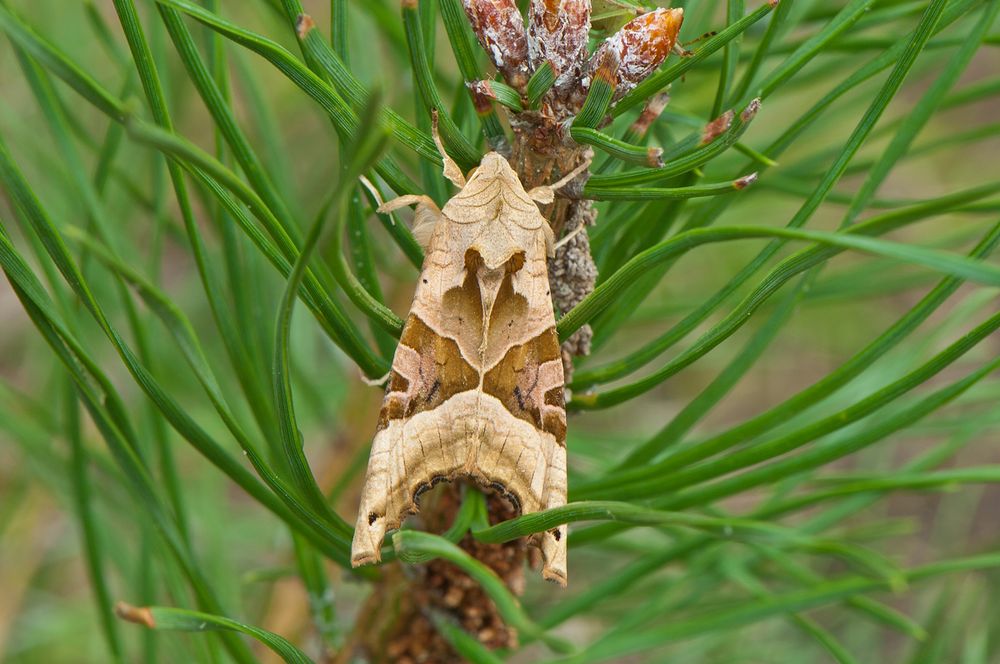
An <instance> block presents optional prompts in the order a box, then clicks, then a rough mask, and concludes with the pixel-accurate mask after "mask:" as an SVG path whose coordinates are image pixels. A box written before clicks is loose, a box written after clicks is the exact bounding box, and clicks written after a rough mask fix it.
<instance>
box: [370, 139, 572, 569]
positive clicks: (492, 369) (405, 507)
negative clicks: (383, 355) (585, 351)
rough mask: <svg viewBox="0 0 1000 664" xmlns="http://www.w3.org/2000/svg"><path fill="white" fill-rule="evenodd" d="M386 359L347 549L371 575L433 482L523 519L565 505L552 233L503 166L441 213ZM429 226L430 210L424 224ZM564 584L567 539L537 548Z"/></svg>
mask: <svg viewBox="0 0 1000 664" xmlns="http://www.w3.org/2000/svg"><path fill="white" fill-rule="evenodd" d="M434 213H435V214H436V221H433V230H432V232H431V233H430V239H429V241H428V245H427V251H426V255H425V259H424V264H423V267H422V270H421V274H420V278H419V281H418V283H417V289H416V293H415V295H414V300H413V305H412V308H411V310H410V313H409V315H408V316H407V319H406V322H405V324H404V327H403V333H402V335H401V337H400V342H399V346H398V347H397V349H396V353H395V356H394V358H393V364H392V371H391V373H390V376H389V380H388V384H387V386H386V393H385V397H384V398H383V402H382V409H381V412H380V414H379V420H378V425H377V428H376V433H375V437H374V439H373V441H372V450H371V455H370V457H369V461H368V471H367V474H366V477H365V485H364V489H363V492H362V498H361V505H360V508H359V511H358V520H357V525H356V528H355V533H354V541H353V544H352V550H351V562H352V564H353V565H354V566H358V565H362V564H365V563H371V562H377V561H379V560H380V559H381V546H382V542H383V539H384V537H385V534H386V532H387V531H389V530H392V529H395V528H398V527H399V526H400V525H401V523H402V521H403V519H405V518H406V516H407V515H408V514H411V513H414V512H416V510H417V502H418V499H419V496H420V494H421V493H422V492H423V491H425V490H426V489H428V488H430V487H431V486H433V485H434V484H436V483H437V482H440V481H452V480H455V479H459V478H470V479H473V480H475V481H476V482H478V483H479V484H481V485H483V486H486V487H492V488H495V489H497V490H498V491H500V492H502V493H503V494H504V495H505V496H506V497H507V498H508V499H509V500H510V501H511V502H512V503H514V505H515V507H516V508H517V509H518V510H519V511H520V513H522V514H529V513H532V512H537V511H541V510H545V509H550V508H553V507H558V506H561V505H564V504H565V503H566V447H565V443H566V413H565V407H564V403H563V390H564V377H563V369H562V360H561V357H560V347H559V339H558V336H557V334H556V329H555V315H554V313H553V309H552V300H551V296H550V293H549V283H548V273H547V265H546V259H547V250H548V247H550V246H551V230H550V229H549V227H548V224H547V222H546V221H545V219H544V218H543V217H542V215H541V213H540V212H539V210H538V207H537V206H536V205H535V203H534V202H533V201H532V199H531V198H530V197H529V195H528V193H527V192H525V190H524V188H523V186H522V185H521V183H520V181H519V180H518V179H517V176H516V174H515V173H514V171H513V170H512V169H511V168H510V166H509V165H508V164H507V162H506V160H505V159H504V158H503V157H502V156H500V155H499V154H496V153H490V154H488V155H486V157H484V158H483V161H482V163H481V164H480V166H479V168H478V169H476V170H475V171H474V172H473V173H472V175H471V177H470V179H469V181H468V183H467V184H466V185H465V187H463V188H462V190H461V191H460V192H459V193H458V194H456V196H454V197H453V198H452V199H451V200H449V201H448V203H447V204H446V205H445V206H444V207H443V208H442V210H441V211H440V212H437V211H434ZM420 214H421V219H422V223H424V224H427V223H431V222H429V215H430V214H431V213H430V212H429V211H428V209H427V208H425V209H424V210H422V211H421V212H420ZM533 542H534V543H535V544H536V545H538V546H539V548H540V549H541V551H542V560H543V567H542V573H543V576H544V577H545V578H547V579H550V580H554V581H556V582H558V583H561V584H563V585H565V584H566V580H567V576H566V526H565V525H562V526H559V527H558V528H554V529H552V530H549V531H547V532H544V533H540V534H538V535H536V536H534V539H533Z"/></svg>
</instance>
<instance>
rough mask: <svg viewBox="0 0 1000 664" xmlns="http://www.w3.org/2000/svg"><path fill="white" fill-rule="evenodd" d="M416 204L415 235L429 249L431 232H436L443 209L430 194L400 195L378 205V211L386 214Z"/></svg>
mask: <svg viewBox="0 0 1000 664" xmlns="http://www.w3.org/2000/svg"><path fill="white" fill-rule="evenodd" d="M414 204H416V206H417V209H416V212H414V214H413V237H414V238H415V239H416V241H417V242H418V243H419V244H420V246H421V247H423V248H424V249H427V247H428V245H429V244H430V241H431V234H432V233H433V232H434V226H435V225H436V224H437V221H438V219H440V218H441V210H439V209H438V206H437V203H435V202H434V200H433V199H432V198H431V197H430V196H421V195H417V194H407V195H406V196H400V197H399V198H394V199H392V200H391V201H388V202H386V203H382V205H379V206H378V209H377V210H376V212H378V213H379V214H386V213H388V212H392V211H394V210H398V209H400V208H404V207H407V206H409V205H414Z"/></svg>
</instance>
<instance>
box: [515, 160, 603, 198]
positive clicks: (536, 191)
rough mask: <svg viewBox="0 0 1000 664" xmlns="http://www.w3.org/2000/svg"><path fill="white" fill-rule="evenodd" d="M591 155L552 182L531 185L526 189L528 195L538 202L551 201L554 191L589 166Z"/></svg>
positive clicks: (554, 195)
mask: <svg viewBox="0 0 1000 664" xmlns="http://www.w3.org/2000/svg"><path fill="white" fill-rule="evenodd" d="M590 162H591V157H589V156H588V157H587V158H586V159H584V160H583V163H581V164H580V165H579V166H577V167H576V168H574V169H573V170H571V171H570V172H569V173H567V174H566V175H564V176H563V177H561V178H559V179H558V180H556V181H555V182H553V183H552V184H547V185H542V186H540V187H533V188H532V189H531V190H529V191H528V196H529V197H531V200H533V201H536V202H538V203H542V204H545V203H551V202H552V201H554V200H555V197H556V192H557V191H559V190H560V189H562V188H563V187H565V186H566V185H568V184H569V183H570V182H572V181H573V180H575V179H576V177H577V176H578V175H580V173H583V172H584V171H586V170H587V169H588V168H590Z"/></svg>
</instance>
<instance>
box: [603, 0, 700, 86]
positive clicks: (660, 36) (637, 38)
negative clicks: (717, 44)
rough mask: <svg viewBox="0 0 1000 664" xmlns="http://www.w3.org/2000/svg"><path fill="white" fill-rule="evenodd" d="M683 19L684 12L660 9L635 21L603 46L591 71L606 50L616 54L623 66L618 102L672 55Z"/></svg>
mask: <svg viewBox="0 0 1000 664" xmlns="http://www.w3.org/2000/svg"><path fill="white" fill-rule="evenodd" d="M683 20H684V10H683V9H657V10H656V11H652V12H649V13H648V14H643V15H641V16H637V17H636V18H634V19H632V20H631V21H629V22H628V23H627V24H626V25H625V27H623V28H622V29H621V30H619V31H618V33H617V34H615V35H614V36H613V37H611V38H610V39H608V40H607V41H605V42H604V43H603V44H601V47H600V48H599V49H597V52H596V53H594V57H592V58H591V59H590V62H591V69H592V70H593V69H594V68H595V67H596V64H597V63H598V62H600V56H601V54H602V53H603V52H604V51H606V50H613V51H615V52H617V54H618V60H619V63H620V64H619V67H618V80H617V83H618V86H617V90H616V92H615V99H616V100H617V99H621V98H622V97H623V96H624V95H625V94H626V93H627V92H628V91H629V90H631V89H632V88H634V87H635V86H636V85H637V84H638V83H639V82H640V81H642V79H644V78H646V77H647V76H649V75H650V74H651V73H653V71H654V70H655V69H656V68H657V67H659V66H660V64H661V63H662V62H663V61H664V60H665V59H666V57H667V56H668V55H670V51H671V50H673V48H674V44H675V43H676V42H677V33H678V32H679V31H680V29H681V23H682V22H683Z"/></svg>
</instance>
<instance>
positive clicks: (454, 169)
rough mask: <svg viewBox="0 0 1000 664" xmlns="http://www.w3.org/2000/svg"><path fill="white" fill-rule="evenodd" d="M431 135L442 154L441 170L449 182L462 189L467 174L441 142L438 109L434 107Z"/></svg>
mask: <svg viewBox="0 0 1000 664" xmlns="http://www.w3.org/2000/svg"><path fill="white" fill-rule="evenodd" d="M431 136H432V137H433V138H434V145H436V146H437V149H438V154H440V155H441V163H442V165H443V168H442V169H441V172H442V173H444V176H445V177H446V178H448V181H449V182H451V183H452V184H453V185H455V186H456V187H458V188H459V189H461V188H462V187H464V186H465V175H463V174H462V169H461V168H459V167H458V164H456V163H455V160H454V159H452V158H451V157H449V156H448V153H447V152H445V149H444V143H442V142H441V134H439V133H438V114H437V109H434V111H433V112H432V114H431Z"/></svg>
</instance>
